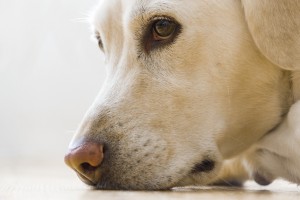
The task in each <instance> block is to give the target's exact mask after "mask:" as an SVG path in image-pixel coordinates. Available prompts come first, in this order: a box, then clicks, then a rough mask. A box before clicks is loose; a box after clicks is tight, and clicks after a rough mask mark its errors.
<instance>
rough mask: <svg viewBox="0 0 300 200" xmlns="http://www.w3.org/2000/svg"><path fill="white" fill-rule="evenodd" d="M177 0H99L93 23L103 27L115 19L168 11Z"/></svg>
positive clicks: (126, 18) (121, 19) (119, 19)
mask: <svg viewBox="0 0 300 200" xmlns="http://www.w3.org/2000/svg"><path fill="white" fill-rule="evenodd" d="M176 2H182V1H179V0H101V1H100V3H99V5H98V7H97V9H96V12H95V14H94V15H93V21H92V23H93V25H94V26H95V27H99V26H101V27H103V28H105V26H106V25H108V24H111V23H114V22H116V21H119V22H122V21H123V20H131V19H135V18H136V16H143V17H144V16H145V15H155V14H158V13H168V12H170V11H172V10H173V7H175V5H176V4H177V3H176Z"/></svg>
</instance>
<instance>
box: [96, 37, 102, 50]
mask: <svg viewBox="0 0 300 200" xmlns="http://www.w3.org/2000/svg"><path fill="white" fill-rule="evenodd" d="M96 39H97V41H98V46H99V48H100V49H101V50H102V51H103V43H102V40H101V37H100V35H99V33H96Z"/></svg>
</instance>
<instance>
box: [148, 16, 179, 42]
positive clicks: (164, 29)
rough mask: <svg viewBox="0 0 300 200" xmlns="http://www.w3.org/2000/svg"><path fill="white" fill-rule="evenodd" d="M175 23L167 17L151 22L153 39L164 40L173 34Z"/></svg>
mask: <svg viewBox="0 0 300 200" xmlns="http://www.w3.org/2000/svg"><path fill="white" fill-rule="evenodd" d="M176 29H177V24H176V23H175V22H172V21H170V20H167V19H162V20H158V21H156V22H155V23H154V24H153V30H152V34H153V39H154V40H155V41H160V40H166V39H169V38H170V37H172V36H173V34H174V33H175V31H176Z"/></svg>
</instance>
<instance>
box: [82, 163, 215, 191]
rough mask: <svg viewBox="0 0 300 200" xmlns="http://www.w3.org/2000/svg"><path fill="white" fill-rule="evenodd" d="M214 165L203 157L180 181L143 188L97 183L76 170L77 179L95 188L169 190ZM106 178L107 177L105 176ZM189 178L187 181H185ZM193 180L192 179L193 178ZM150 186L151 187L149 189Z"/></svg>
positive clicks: (211, 169) (212, 167)
mask: <svg viewBox="0 0 300 200" xmlns="http://www.w3.org/2000/svg"><path fill="white" fill-rule="evenodd" d="M215 167H216V162H215V161H214V160H211V159H205V160H203V161H202V162H199V163H197V164H195V165H194V166H193V167H192V168H191V170H190V171H189V172H188V173H187V175H186V176H185V178H183V179H181V180H180V181H178V182H177V183H172V184H171V183H170V185H168V186H166V187H164V186H160V187H157V186H156V187H154V188H153V187H152V186H149V185H148V186H145V187H143V188H139V187H135V186H133V185H134V184H133V185H131V186H130V185H126V183H124V185H122V184H116V183H112V182H111V181H109V180H101V181H99V182H97V183H95V182H93V181H91V180H89V179H88V178H87V177H85V176H84V175H82V174H80V173H78V172H77V176H78V177H79V179H80V180H81V181H82V182H83V183H85V184H87V185H88V186H91V187H93V188H95V189H102V190H145V189H147V190H170V189H172V188H174V187H178V186H187V185H189V184H193V183H192V182H191V180H193V178H192V177H194V176H197V175H201V176H202V175H204V174H205V175H208V174H210V173H211V172H212V171H213V170H214V169H215ZM105 179H107V178H105ZM186 180H189V181H186ZM193 181H194V180H193ZM151 188H152V189H151Z"/></svg>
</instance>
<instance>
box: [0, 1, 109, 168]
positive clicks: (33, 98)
mask: <svg viewBox="0 0 300 200" xmlns="http://www.w3.org/2000/svg"><path fill="white" fill-rule="evenodd" d="M96 4H97V0H84V1H74V0H42V1H40V0H0V157H4V158H14V159H15V158H17V159H23V160H24V159H25V160H26V159H27V160H30V159H33V158H35V159H43V160H51V159H52V160H63V155H64V153H65V151H66V149H67V145H68V143H69V141H70V139H71V137H72V135H73V133H74V131H75V130H76V128H77V127H78V124H79V123H80V121H81V119H82V117H83V115H84V113H85V111H86V110H87V109H88V107H89V106H90V104H91V103H92V101H93V99H94V98H95V97H96V95H97V93H98V91H99V90H100V87H101V84H102V83H103V80H104V78H105V69H104V67H103V58H102V55H101V53H100V52H99V50H98V48H97V45H96V44H95V42H93V41H92V40H91V37H90V36H91V32H90V29H89V25H88V24H87V23H85V22H83V21H84V20H83V18H86V17H87V14H88V13H89V11H90V10H91V9H92V8H93V7H94V5H96ZM0 163H1V162H0Z"/></svg>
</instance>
